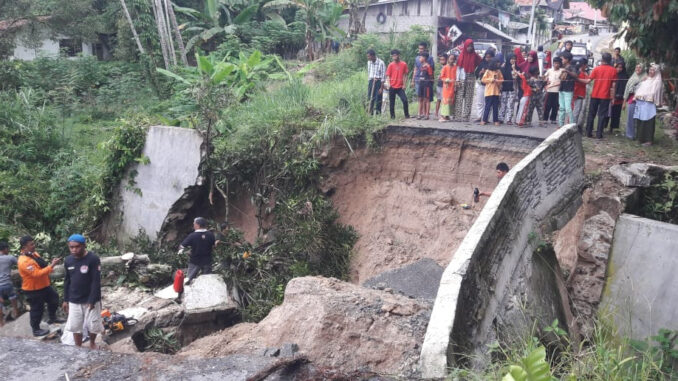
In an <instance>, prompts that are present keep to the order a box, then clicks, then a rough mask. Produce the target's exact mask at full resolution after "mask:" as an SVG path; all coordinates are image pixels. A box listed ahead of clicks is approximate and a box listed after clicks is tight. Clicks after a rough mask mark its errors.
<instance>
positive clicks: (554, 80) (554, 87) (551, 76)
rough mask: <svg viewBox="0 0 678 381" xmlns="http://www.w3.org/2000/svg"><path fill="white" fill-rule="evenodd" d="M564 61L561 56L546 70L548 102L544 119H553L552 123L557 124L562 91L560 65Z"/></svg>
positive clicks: (545, 106)
mask: <svg viewBox="0 0 678 381" xmlns="http://www.w3.org/2000/svg"><path fill="white" fill-rule="evenodd" d="M562 64H563V61H562V59H561V58H560V57H556V58H554V59H553V67H552V68H550V69H548V70H546V74H545V77H546V102H545V105H544V118H543V119H544V121H547V120H549V119H551V124H556V123H557V122H556V117H557V116H558V108H559V105H558V98H559V92H560V76H561V74H563V70H562V69H561V68H560V66H561V65H562Z"/></svg>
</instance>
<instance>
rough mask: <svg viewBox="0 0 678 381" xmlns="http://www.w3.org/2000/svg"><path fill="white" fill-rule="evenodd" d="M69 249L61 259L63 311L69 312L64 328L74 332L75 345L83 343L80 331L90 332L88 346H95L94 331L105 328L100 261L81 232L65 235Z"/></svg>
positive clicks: (94, 347) (95, 335) (93, 347)
mask: <svg viewBox="0 0 678 381" xmlns="http://www.w3.org/2000/svg"><path fill="white" fill-rule="evenodd" d="M68 250H69V251H70V252H71V255H69V256H68V257H67V258H66V260H65V261H64V267H65V270H66V277H65V279H64V304H63V308H64V311H66V312H68V320H67V321H66V327H65V329H66V330H67V331H70V332H73V341H75V345H76V346H78V347H79V346H81V345H82V333H83V330H86V331H87V332H89V346H90V348H92V349H96V345H95V344H94V341H95V339H96V337H97V334H99V333H102V332H103V331H104V326H103V324H102V322H101V261H99V257H97V256H96V255H95V254H94V253H93V252H91V251H87V246H86V240H85V237H83V236H82V235H80V234H73V235H72V236H70V237H69V238H68Z"/></svg>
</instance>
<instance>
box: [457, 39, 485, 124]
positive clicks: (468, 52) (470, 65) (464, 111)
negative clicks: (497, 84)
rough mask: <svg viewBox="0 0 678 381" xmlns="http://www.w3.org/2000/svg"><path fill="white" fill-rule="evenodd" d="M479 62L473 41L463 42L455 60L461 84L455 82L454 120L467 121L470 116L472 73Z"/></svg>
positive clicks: (473, 83) (473, 81) (473, 84)
mask: <svg viewBox="0 0 678 381" xmlns="http://www.w3.org/2000/svg"><path fill="white" fill-rule="evenodd" d="M481 61H482V58H480V56H479V55H478V53H476V50H475V47H474V46H473V40H472V39H470V38H469V39H467V40H466V41H464V47H463V48H462V49H461V53H460V54H459V59H458V60H457V78H458V79H459V80H461V81H463V82H457V85H458V87H457V89H456V95H455V98H456V99H457V101H456V105H455V110H454V114H455V116H454V119H455V120H460V121H467V120H468V119H469V117H470V116H471V106H472V105H473V89H474V86H475V81H476V76H475V74H474V72H475V70H476V66H478V64H479V63H480V62H481Z"/></svg>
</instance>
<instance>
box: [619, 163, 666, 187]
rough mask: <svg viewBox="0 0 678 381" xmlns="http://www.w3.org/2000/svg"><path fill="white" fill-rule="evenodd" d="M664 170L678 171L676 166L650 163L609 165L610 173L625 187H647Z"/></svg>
mask: <svg viewBox="0 0 678 381" xmlns="http://www.w3.org/2000/svg"><path fill="white" fill-rule="evenodd" d="M666 171H678V167H676V166H674V167H666V166H663V165H656V164H650V163H632V164H618V165H614V166H612V167H610V174H611V175H612V176H614V177H615V178H616V179H617V181H619V182H620V183H621V184H622V185H624V186H626V187H649V186H650V185H652V183H653V182H654V181H655V180H656V179H657V178H659V177H660V176H662V175H663V174H664V172H666Z"/></svg>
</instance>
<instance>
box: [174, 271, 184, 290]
mask: <svg viewBox="0 0 678 381" xmlns="http://www.w3.org/2000/svg"><path fill="white" fill-rule="evenodd" d="M174 292H176V293H178V294H181V293H182V292H184V272H183V271H181V270H177V272H175V273H174Z"/></svg>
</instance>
